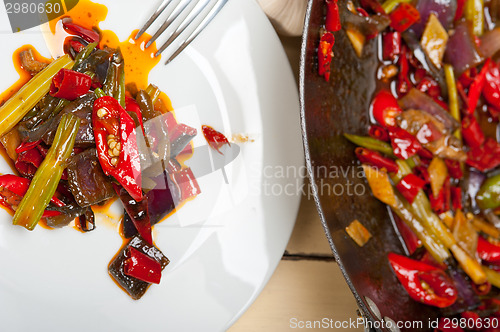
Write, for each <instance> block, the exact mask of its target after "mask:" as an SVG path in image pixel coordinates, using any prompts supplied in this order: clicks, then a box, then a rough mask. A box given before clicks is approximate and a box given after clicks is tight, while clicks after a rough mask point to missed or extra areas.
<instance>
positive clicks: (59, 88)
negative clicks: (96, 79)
mask: <svg viewBox="0 0 500 332" xmlns="http://www.w3.org/2000/svg"><path fill="white" fill-rule="evenodd" d="M91 85H92V78H91V77H90V76H89V75H87V74H82V73H79V72H76V71H74V70H69V69H64V68H63V69H61V70H60V71H59V72H58V73H57V74H56V75H55V76H54V78H53V79H52V85H51V86H50V95H51V96H52V97H57V98H63V99H67V100H75V99H77V98H79V97H81V96H83V95H84V94H86V93H87V92H89V90H90V86H91Z"/></svg>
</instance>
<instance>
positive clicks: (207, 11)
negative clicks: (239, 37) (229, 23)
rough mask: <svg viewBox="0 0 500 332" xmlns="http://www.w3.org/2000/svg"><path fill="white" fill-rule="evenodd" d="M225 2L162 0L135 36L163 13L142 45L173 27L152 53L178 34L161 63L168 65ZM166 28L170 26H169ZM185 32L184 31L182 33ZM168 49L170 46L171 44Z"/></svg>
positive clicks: (214, 0)
mask: <svg viewBox="0 0 500 332" xmlns="http://www.w3.org/2000/svg"><path fill="white" fill-rule="evenodd" d="M227 2H228V0H177V1H176V0H164V1H163V2H162V3H161V5H160V6H159V7H158V9H157V10H156V11H155V12H154V14H153V15H152V16H151V17H150V18H149V20H148V21H147V22H146V23H145V24H144V26H143V27H142V28H141V30H139V32H138V33H137V35H136V36H135V39H136V40H137V39H139V38H140V37H141V36H142V35H143V34H144V32H146V30H147V29H148V28H149V27H150V26H151V25H152V24H153V23H154V22H155V21H156V20H157V19H158V18H159V17H160V16H165V17H166V19H165V21H164V23H163V24H162V25H161V26H160V28H159V29H158V30H157V31H156V32H155V33H154V34H153V35H152V37H151V39H150V40H149V41H148V42H147V43H146V48H148V47H149V46H151V44H152V43H154V42H155V41H156V40H157V39H158V37H160V36H161V35H162V34H163V33H165V31H166V30H169V31H171V30H172V29H173V27H176V28H175V30H174V31H173V32H170V34H169V37H168V39H167V41H166V42H164V43H163V44H162V46H161V47H160V48H158V52H156V54H155V56H159V55H160V54H161V53H162V52H163V51H165V49H167V48H168V47H169V46H170V45H172V44H173V42H174V41H176V39H177V38H178V37H179V36H180V35H183V36H185V37H184V38H183V40H182V41H181V42H180V43H179V44H178V45H177V48H176V49H175V51H173V52H172V55H171V56H170V57H169V58H168V60H167V61H166V62H165V64H168V63H169V62H171V61H172V60H173V59H174V58H175V57H176V56H177V55H179V54H180V53H181V52H182V51H183V50H184V49H185V48H186V47H187V46H188V45H189V44H190V43H191V42H192V41H193V40H194V39H195V38H196V37H197V36H198V35H199V34H200V33H201V31H203V29H204V28H205V27H206V26H207V25H208V24H209V23H210V22H211V21H212V19H213V18H214V17H215V16H216V15H217V14H218V13H219V11H220V10H221V9H222V7H223V6H224V5H225V4H226V3H227ZM167 13H168V14H167ZM162 14H165V15H162ZM180 17H182V19H180ZM170 27H172V29H169V28H170ZM188 28H189V29H188ZM188 30H190V32H189V31H188ZM185 31H186V33H183V32H185ZM172 49H174V48H173V46H172Z"/></svg>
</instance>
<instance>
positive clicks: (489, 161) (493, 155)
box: [466, 137, 500, 172]
mask: <svg viewBox="0 0 500 332" xmlns="http://www.w3.org/2000/svg"><path fill="white" fill-rule="evenodd" d="M467 157H468V158H467V161H466V163H467V165H469V166H472V167H475V168H477V169H478V170H480V171H481V172H485V171H487V170H490V169H493V168H495V167H497V166H498V165H500V144H498V143H497V141H495V140H494V139H492V138H491V137H488V138H487V139H486V141H485V142H484V144H483V145H481V146H480V147H476V148H471V149H470V151H469V152H468V153H467Z"/></svg>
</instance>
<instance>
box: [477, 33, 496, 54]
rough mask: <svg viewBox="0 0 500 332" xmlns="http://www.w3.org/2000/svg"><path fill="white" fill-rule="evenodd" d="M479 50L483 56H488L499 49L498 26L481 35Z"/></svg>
mask: <svg viewBox="0 0 500 332" xmlns="http://www.w3.org/2000/svg"><path fill="white" fill-rule="evenodd" d="M479 51H480V52H481V54H482V55H483V57H485V58H490V57H492V56H494V55H495V54H496V53H497V52H498V51H500V28H496V29H493V30H491V31H488V32H486V33H485V34H484V35H482V36H481V45H480V46H479Z"/></svg>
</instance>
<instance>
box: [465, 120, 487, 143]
mask: <svg viewBox="0 0 500 332" xmlns="http://www.w3.org/2000/svg"><path fill="white" fill-rule="evenodd" d="M462 135H463V137H464V139H465V142H466V143H467V144H468V145H469V146H470V147H471V148H477V147H480V146H481V145H483V143H484V141H485V137H484V133H483V131H482V130H481V127H480V126H479V122H477V119H476V117H475V116H474V114H470V115H468V116H466V117H464V119H463V120H462Z"/></svg>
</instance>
